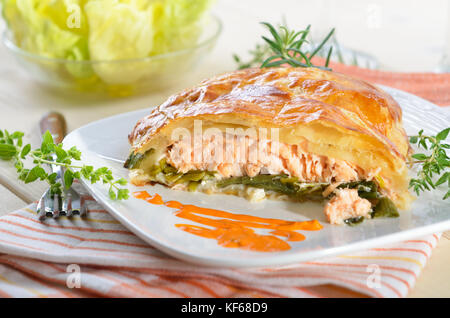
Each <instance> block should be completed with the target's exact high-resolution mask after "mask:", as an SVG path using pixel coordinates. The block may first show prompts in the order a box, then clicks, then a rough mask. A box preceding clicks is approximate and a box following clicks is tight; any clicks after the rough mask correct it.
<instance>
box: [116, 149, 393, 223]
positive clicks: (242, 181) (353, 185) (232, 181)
mask: <svg viewBox="0 0 450 318" xmlns="http://www.w3.org/2000/svg"><path fill="white" fill-rule="evenodd" d="M152 150H153V149H150V150H149V151H148V152H151V151H152ZM145 155H147V153H145V154H131V155H130V157H129V158H128V160H127V161H126V163H125V165H124V166H125V168H128V169H133V168H134V169H135V168H138V167H139V165H140V163H141V162H142V160H143V158H144V157H145ZM146 172H147V173H148V174H149V176H150V177H151V178H152V179H153V180H157V176H158V175H159V174H160V173H162V174H163V175H164V180H165V182H166V183H167V184H168V185H170V186H173V185H175V184H185V185H187V189H188V191H195V190H196V189H197V186H198V185H199V184H200V183H201V182H202V181H203V180H208V179H214V178H215V172H211V171H201V170H190V171H188V172H186V173H181V172H178V170H177V169H176V168H175V167H173V166H171V165H170V164H168V163H167V161H166V160H165V159H161V160H160V161H159V163H158V164H156V165H153V166H152V167H151V168H150V169H148V170H147V171H146ZM216 185H217V187H218V188H225V187H228V186H231V185H245V186H249V187H253V188H259V189H264V190H266V191H273V192H276V193H280V194H284V195H287V196H289V197H290V198H293V199H295V200H298V201H306V200H315V201H323V200H325V199H330V198H331V197H332V196H333V195H334V194H333V193H332V194H330V196H328V197H327V198H324V197H323V195H322V193H323V191H325V189H326V188H327V187H328V186H329V183H313V182H302V181H299V180H298V178H296V177H290V176H287V175H266V174H261V175H257V176H255V177H249V176H242V177H232V178H227V179H220V180H217V181H216ZM337 188H338V189H357V190H358V195H359V197H361V198H364V199H367V200H370V201H371V202H372V204H373V206H374V208H373V211H372V212H371V217H372V218H378V217H398V216H399V213H398V210H397V208H396V207H395V204H394V203H393V202H392V201H391V200H390V199H389V198H387V197H383V196H382V195H381V194H380V192H379V187H378V184H377V183H375V182H374V181H354V182H347V183H342V184H340V185H339V186H338V187H337ZM363 221H364V217H356V218H350V219H347V220H345V223H346V224H348V225H356V224H359V223H361V222H363Z"/></svg>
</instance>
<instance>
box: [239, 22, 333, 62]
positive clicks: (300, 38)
mask: <svg viewBox="0 0 450 318" xmlns="http://www.w3.org/2000/svg"><path fill="white" fill-rule="evenodd" d="M261 24H262V25H264V26H265V27H267V29H268V30H269V32H270V34H271V36H272V38H268V37H266V36H263V37H262V39H263V40H264V42H265V43H264V44H258V45H257V46H256V48H255V49H254V50H252V51H250V52H249V53H250V54H251V55H252V56H253V57H252V59H251V60H250V61H249V62H242V60H241V58H240V57H239V56H237V55H234V56H233V57H234V60H235V61H236V62H237V63H238V67H239V69H242V68H248V67H254V66H260V67H261V68H264V67H276V66H280V65H283V64H288V65H291V66H295V67H316V68H320V69H325V70H331V69H330V68H329V67H328V65H329V62H330V58H331V54H332V52H333V46H330V48H329V50H328V53H327V58H326V60H325V65H324V66H319V65H314V64H313V63H312V61H311V60H312V58H313V57H314V56H316V55H317V54H318V53H319V51H320V50H322V48H323V46H324V45H325V43H326V42H327V41H328V40H329V39H330V38H331V36H332V35H333V34H334V30H335V29H334V28H333V29H332V30H331V31H330V32H329V33H328V35H327V36H326V37H325V38H324V39H323V40H322V41H321V42H320V43H319V44H318V45H317V46H315V47H312V48H311V50H312V51H311V52H308V51H307V50H305V49H304V46H303V44H305V43H309V42H308V40H307V36H308V35H309V33H310V31H311V25H308V26H307V27H306V29H304V30H301V31H295V30H290V29H289V28H288V27H287V26H286V25H281V26H279V27H278V28H275V27H274V26H273V25H271V24H270V23H267V22H262V23H261Z"/></svg>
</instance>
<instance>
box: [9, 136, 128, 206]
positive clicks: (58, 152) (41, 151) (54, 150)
mask: <svg viewBox="0 0 450 318" xmlns="http://www.w3.org/2000/svg"><path fill="white" fill-rule="evenodd" d="M23 136H24V134H23V133H22V132H14V133H13V134H10V133H9V132H8V131H7V130H0V159H2V160H5V161H12V162H13V165H14V167H15V168H16V170H17V174H18V178H19V180H21V181H23V182H25V183H31V182H34V181H37V180H38V179H40V180H43V181H46V182H47V183H48V184H49V186H50V191H51V192H52V193H54V194H61V193H62V187H63V185H62V184H61V183H63V184H64V187H65V188H69V187H71V186H72V184H73V180H75V179H79V178H84V179H87V180H90V181H91V182H92V183H95V182H98V181H100V180H101V181H102V183H104V184H109V189H108V193H109V195H110V197H113V198H115V199H118V200H125V199H127V198H128V197H129V194H128V192H129V191H128V189H124V188H120V186H125V185H126V184H127V181H126V180H125V179H123V178H120V179H118V180H114V176H113V174H112V171H111V170H110V169H109V168H108V167H101V168H98V169H97V170H94V167H92V166H87V165H82V166H80V165H77V164H73V163H72V161H80V160H81V152H80V151H79V150H78V149H77V148H76V147H72V148H70V149H69V150H65V149H64V148H63V145H62V144H59V145H55V143H54V141H53V137H52V135H51V134H50V132H48V131H47V132H46V133H45V134H44V135H43V137H42V144H41V147H40V148H37V149H34V150H31V145H30V144H27V145H25V146H22V145H23V142H22V137H23ZM28 157H29V158H30V159H31V161H32V162H33V164H34V166H33V167H31V169H29V168H25V164H24V160H25V159H27V158H28ZM44 164H53V165H57V166H60V167H62V168H63V170H64V171H65V173H64V176H63V180H60V179H58V175H57V174H56V173H51V174H48V173H47V172H46V171H45V169H44V168H43V167H42V165H44ZM111 193H113V195H112V194H111Z"/></svg>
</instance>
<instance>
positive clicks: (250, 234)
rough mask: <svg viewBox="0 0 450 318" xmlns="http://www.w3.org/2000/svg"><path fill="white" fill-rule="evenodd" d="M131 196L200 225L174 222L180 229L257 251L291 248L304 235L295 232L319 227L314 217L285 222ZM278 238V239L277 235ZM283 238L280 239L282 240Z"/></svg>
mask: <svg viewBox="0 0 450 318" xmlns="http://www.w3.org/2000/svg"><path fill="white" fill-rule="evenodd" d="M133 196H134V197H135V198H137V199H141V200H144V201H146V202H148V203H151V204H156V205H165V206H167V207H169V208H174V209H176V211H175V215H176V216H177V217H179V218H182V219H185V220H189V221H192V222H195V223H198V224H201V225H206V226H208V227H203V226H199V225H192V224H176V225H175V226H176V227H177V228H179V229H180V230H182V231H185V232H187V233H191V234H193V235H197V236H201V237H204V238H209V239H215V240H216V241H217V243H218V244H219V245H220V246H223V247H229V248H241V249H246V250H251V251H257V252H280V251H286V250H289V249H290V248H291V246H290V245H289V243H288V242H297V241H303V240H304V239H305V236H304V235H303V234H301V233H298V232H296V231H299V230H303V231H318V230H321V229H322V228H323V227H322V225H321V224H320V223H319V222H318V221H317V220H312V221H303V222H296V221H285V220H279V219H271V218H262V217H257V216H251V215H245V214H235V213H230V212H225V211H221V210H216V209H209V208H202V207H198V206H195V205H189V204H182V203H180V202H177V201H167V202H164V200H163V199H162V198H161V196H160V195H159V194H154V195H150V194H149V193H148V192H147V191H138V192H134V193H133ZM254 229H267V230H270V232H269V234H268V235H263V234H259V233H256V232H255V231H254ZM280 237H281V238H280ZM282 238H284V239H282Z"/></svg>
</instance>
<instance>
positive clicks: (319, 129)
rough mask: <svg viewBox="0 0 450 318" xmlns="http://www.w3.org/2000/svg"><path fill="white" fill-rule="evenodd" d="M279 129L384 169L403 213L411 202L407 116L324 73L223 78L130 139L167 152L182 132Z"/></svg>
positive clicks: (284, 71)
mask: <svg viewBox="0 0 450 318" xmlns="http://www.w3.org/2000/svg"><path fill="white" fill-rule="evenodd" d="M194 120H202V121H203V122H204V123H206V124H204V125H203V126H204V128H207V127H208V126H210V127H225V126H227V125H230V126H233V127H242V128H249V127H265V128H275V127H276V128H279V129H280V130H279V140H280V142H283V143H287V144H302V145H303V147H307V150H308V152H311V153H314V154H317V155H323V156H328V157H331V158H337V159H342V160H346V161H348V162H350V163H353V164H355V165H357V166H359V167H361V168H362V169H365V170H367V171H374V170H377V169H378V170H379V171H380V172H379V177H381V179H382V181H381V182H380V183H382V184H383V185H382V186H383V187H384V188H385V189H386V190H387V192H388V193H389V196H390V197H391V198H392V199H393V200H394V202H395V203H396V204H397V206H398V207H400V208H406V207H407V206H408V204H409V202H410V201H411V196H410V195H409V193H408V182H409V179H408V170H407V166H406V159H407V157H408V155H409V152H410V146H409V142H408V138H407V135H406V133H405V131H404V129H403V126H402V111H401V108H400V106H399V105H398V104H397V102H396V101H395V100H394V99H393V98H392V97H391V96H390V95H389V94H387V93H385V92H384V91H383V90H381V89H379V88H377V87H375V86H373V85H371V84H368V83H366V82H364V81H362V80H358V79H355V78H352V77H349V76H346V75H343V74H340V73H336V72H330V71H324V70H320V69H316V68H293V67H279V68H264V69H259V68H252V69H245V70H239V71H235V72H231V73H227V74H223V75H219V76H216V77H213V78H210V79H208V80H205V81H203V82H201V83H200V84H199V85H197V86H195V87H193V88H190V89H186V90H184V91H182V92H181V93H179V94H175V95H173V96H171V97H170V98H169V99H168V100H167V101H166V102H164V103H163V104H161V105H160V106H159V107H157V108H155V109H153V110H152V111H151V113H150V114H149V115H148V116H147V117H145V118H142V119H141V120H139V121H138V123H137V124H136V126H135V128H134V129H133V131H132V132H131V133H130V135H129V136H128V138H129V141H130V144H131V145H132V152H133V153H144V152H145V151H147V150H148V149H150V148H165V147H167V146H168V145H169V144H170V136H171V133H172V131H173V130H174V129H175V128H177V127H185V128H188V129H189V128H191V127H192V126H193V123H194Z"/></svg>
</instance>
